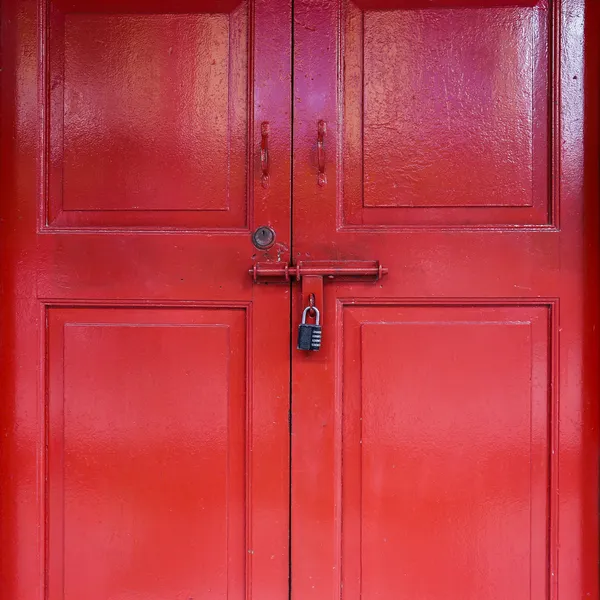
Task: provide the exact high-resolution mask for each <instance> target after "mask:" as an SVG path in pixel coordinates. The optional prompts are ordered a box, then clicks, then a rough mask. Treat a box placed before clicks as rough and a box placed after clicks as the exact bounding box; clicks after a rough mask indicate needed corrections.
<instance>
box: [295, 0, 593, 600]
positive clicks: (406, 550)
mask: <svg viewBox="0 0 600 600" xmlns="http://www.w3.org/2000/svg"><path fill="white" fill-rule="evenodd" d="M294 6H295V15H294V23H295V30H294V163H293V176H294V184H293V190H294V194H293V207H294V208H293V218H294V224H293V232H294V239H293V255H294V258H295V259H296V260H306V259H308V258H310V259H311V260H314V259H328V260H333V259H335V260H349V259H355V260H356V259H361V260H364V259H368V260H379V261H381V264H382V265H383V266H384V267H387V268H388V269H389V275H387V277H384V278H383V279H381V280H380V281H377V282H376V283H371V284H369V283H354V284H350V283H337V282H336V281H335V280H334V281H331V282H327V280H326V282H325V285H324V292H323V297H322V298H317V306H318V308H320V309H321V311H322V320H323V348H322V350H321V352H319V353H313V354H301V353H297V352H295V353H293V360H292V364H293V367H292V381H293V391H292V407H293V415H292V417H293V420H292V423H293V425H292V538H291V539H292V553H291V556H292V598H298V599H301V600H308V599H310V598H314V599H318V600H324V599H328V600H338V599H339V598H343V599H344V600H358V599H359V598H361V599H362V600H375V599H378V600H383V599H386V600H387V599H390V600H392V599H393V600H409V599H410V600H415V599H419V600H425V599H427V600H429V599H431V600H433V599H441V598H443V599H445V600H449V599H451V598H452V599H456V600H459V599H460V600H481V599H483V598H485V599H486V600H491V599H495V600H501V599H506V598H511V599H514V600H526V599H527V600H541V599H542V598H552V599H554V600H557V599H560V600H576V599H580V598H588V597H589V598H598V583H597V577H598V573H597V558H598V551H597V539H598V538H597V511H598V503H597V498H598V475H597V449H598V434H597V418H598V412H597V405H598V386H597V370H598V368H597V354H596V351H595V348H596V347H597V336H598V334H597V330H595V327H596V323H597V318H596V312H597V310H596V307H597V304H596V303H597V275H598V273H597V250H598V245H597V240H598V220H597V204H598V195H597V193H598V190H597V185H596V179H597V169H598V166H597V164H598V155H597V136H598V130H597V119H596V115H597V107H598V97H597V94H596V92H595V88H596V87H597V83H598V79H597V72H598V63H597V47H596V44H597V30H596V29H595V28H596V27H597V23H598V21H597V13H595V12H594V11H596V10H597V5H596V3H594V2H586V3H585V6H584V3H583V2H580V1H578V0H554V1H553V2H548V1H547V0H537V1H534V0H522V1H518V0H510V1H508V0H507V1H503V0H497V1H495V2H483V1H473V2H465V1H459V0H427V1H426V0H413V1H409V0H339V1H337V0H336V1H333V0H331V1H327V2H319V3H316V2H310V1H308V0H296V2H295V4H294ZM584 108H585V110H584ZM320 121H322V122H323V123H324V124H325V127H324V126H323V123H322V124H321V125H320V126H319V122H320ZM319 128H320V129H321V134H322V133H323V130H324V129H326V134H325V135H324V136H323V135H321V138H322V139H321V140H320V142H318V139H317V138H318V135H319V134H318V130H319ZM293 298H294V307H293V318H294V320H295V323H296V324H297V322H298V320H299V317H300V314H301V310H302V304H301V299H300V298H301V296H300V293H299V291H294V296H293Z"/></svg>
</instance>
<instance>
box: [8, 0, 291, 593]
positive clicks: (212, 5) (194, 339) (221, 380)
mask: <svg viewBox="0 0 600 600" xmlns="http://www.w3.org/2000/svg"><path fill="white" fill-rule="evenodd" d="M2 11H3V14H2V22H3V29H2V35H3V40H2V48H3V62H4V64H3V70H2V92H1V93H2V160H1V161H0V168H1V169H2V172H1V176H2V186H3V188H2V191H3V198H7V199H8V201H6V202H2V204H1V206H0V239H1V244H2V255H3V257H4V258H3V269H2V272H1V274H0V277H1V280H2V281H1V289H2V305H1V306H2V308H1V310H2V313H1V316H0V322H1V323H2V330H1V335H2V339H1V343H0V352H1V361H0V364H1V365H2V367H1V370H0V379H1V381H0V388H1V389H2V390H3V391H2V404H1V412H0V423H1V427H2V440H3V441H2V445H3V452H2V453H0V455H1V458H0V460H1V461H2V462H1V466H0V469H1V470H0V477H1V478H2V486H1V492H0V514H1V515H2V524H1V527H0V540H1V543H2V547H3V548H4V550H3V557H2V561H0V590H1V591H0V596H1V597H2V598H3V599H4V598H6V600H9V599H10V600H16V599H17V598H23V599H25V598H27V599H30V598H42V597H44V598H46V597H48V598H50V599H51V600H58V599H59V598H60V599H63V598H65V599H76V598H81V597H90V598H103V599H107V598H117V597H118V598H120V599H122V600H127V599H133V598H140V597H144V598H154V597H156V598H158V597H172V598H175V597H177V598H186V599H187V598H191V597H193V598H194V599H198V600H199V599H209V598H210V599H213V598H215V597H219V598H229V599H232V600H233V599H238V598H240V599H241V598H253V597H260V598H265V599H267V600H270V599H273V600H275V599H276V600H280V599H281V598H282V597H285V596H286V595H287V594H288V589H289V583H288V574H289V422H288V421H289V417H288V411H289V360H290V354H289V336H290V325H289V310H290V309H289V306H290V297H289V287H287V286H254V285H253V284H252V279H251V277H250V276H249V274H248V270H249V268H250V267H251V266H252V262H253V260H261V261H268V260H277V259H278V258H279V259H280V260H283V261H287V260H289V251H288V248H289V246H290V154H291V152H290V150H291V148H290V146H291V126H290V125H291V124H290V110H289V107H290V84H289V78H290V67H291V61H290V48H291V40H290V32H291V27H290V24H291V14H290V7H289V6H288V5H287V3H286V2H273V1H272V0H269V1H268V2H266V1H263V0H255V1H248V2H245V1H241V0H240V1H233V0H232V1H227V2H216V1H212V0H208V1H206V2H203V1H194V2H192V1H191V0H182V1H177V0H176V1H175V2H170V3H166V2H161V1H159V0H152V1H151V2H137V1H134V0H132V1H129V2H125V3H123V2H100V1H96V0H81V1H80V0H77V1H76V2H63V1H62V0H39V2H36V1H35V0H11V1H8V2H4V3H3V4H2ZM273 81H277V82H278V86H276V87H275V86H274V85H273ZM266 121H268V122H269V136H268V140H267V141H268V147H269V156H270V161H269V164H268V169H269V182H268V183H269V184H268V186H266V187H265V186H263V183H262V166H261V161H260V152H261V142H262V139H261V132H262V129H263V128H262V123H263V122H266ZM263 224H268V225H271V226H272V227H273V228H274V229H275V231H276V232H277V239H276V243H275V245H274V246H273V248H272V249H269V250H266V251H259V250H257V249H256V248H255V247H254V246H253V245H252V242H251V232H252V231H253V230H254V229H255V228H256V227H257V226H259V225H263Z"/></svg>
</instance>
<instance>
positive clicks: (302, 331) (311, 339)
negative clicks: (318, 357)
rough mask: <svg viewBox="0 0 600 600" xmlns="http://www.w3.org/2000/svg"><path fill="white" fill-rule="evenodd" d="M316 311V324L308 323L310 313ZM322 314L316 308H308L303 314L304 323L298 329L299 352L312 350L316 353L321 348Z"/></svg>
mask: <svg viewBox="0 0 600 600" xmlns="http://www.w3.org/2000/svg"><path fill="white" fill-rule="evenodd" d="M311 310H314V311H315V322H314V324H311V323H307V322H306V318H307V317H308V313H309V312H310V311H311ZM320 316H321V315H320V313H319V310H318V309H317V308H315V307H314V306H307V307H306V308H305V309H304V312H303V313H302V323H301V324H300V327H299V328H298V350H311V351H312V352H316V351H317V350H319V349H320V348H321V325H319V319H320Z"/></svg>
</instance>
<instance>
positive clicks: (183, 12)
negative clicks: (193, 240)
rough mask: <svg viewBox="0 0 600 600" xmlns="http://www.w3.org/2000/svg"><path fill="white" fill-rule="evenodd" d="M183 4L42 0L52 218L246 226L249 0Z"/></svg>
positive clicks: (83, 222) (56, 221) (84, 222)
mask: <svg viewBox="0 0 600 600" xmlns="http://www.w3.org/2000/svg"><path fill="white" fill-rule="evenodd" d="M190 8H191V7H190V6H185V5H184V6H177V5H175V6H174V7H168V8H167V7H163V9H162V11H160V10H159V9H158V7H156V9H155V10H154V11H152V10H150V12H149V11H148V7H146V6H145V5H144V6H143V5H142V4H139V3H131V4H130V5H128V6H122V7H120V8H117V7H112V8H111V7H110V6H109V7H105V8H104V9H101V8H100V7H95V6H92V7H87V6H86V5H85V3H78V5H77V7H76V8H71V9H69V8H67V7H63V6H61V5H60V4H57V3H54V2H49V4H48V6H47V9H46V10H47V13H48V14H47V19H48V35H47V46H48V49H47V51H46V52H47V54H48V59H47V60H48V70H47V72H46V80H47V85H48V86H49V100H50V104H49V107H48V109H47V110H48V113H49V114H48V116H49V118H50V122H51V128H50V131H49V136H48V140H47V143H48V147H47V148H46V152H47V157H46V159H47V171H48V195H49V196H48V203H47V209H48V215H47V217H46V219H47V222H48V224H49V225H51V226H69V227H71V226H85V227H90V226H96V227H103V226H109V227H157V226H163V227H188V228H198V227H233V226H236V227H244V226H245V225H246V222H247V220H246V219H247V213H248V175H249V173H248V127H249V117H248V114H249V111H248V102H249V94H248V81H249V71H248V67H249V64H250V61H249V59H248V42H249V34H248V23H249V12H248V11H249V3H248V2H239V3H237V4H236V5H233V4H232V5H228V6H225V5H224V6H223V7H218V6H212V5H211V4H210V3H209V4H207V5H206V6H205V7H203V5H202V3H200V4H199V5H197V6H195V7H194V9H193V10H190ZM203 9H204V10H203Z"/></svg>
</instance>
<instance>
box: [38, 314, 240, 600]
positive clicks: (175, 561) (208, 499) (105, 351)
mask: <svg viewBox="0 0 600 600" xmlns="http://www.w3.org/2000/svg"><path fill="white" fill-rule="evenodd" d="M43 311H44V314H45V316H46V323H47V329H46V341H45V344H44V348H45V350H44V354H45V361H44V364H45V371H46V373H45V377H44V381H45V382H46V384H45V386H46V388H45V389H44V393H43V395H42V397H43V398H45V399H46V400H45V405H44V413H45V420H44V423H45V427H44V429H45V431H44V437H45V439H46V441H47V449H46V450H45V456H44V460H42V461H41V463H40V468H41V469H43V472H42V473H40V481H44V482H45V485H44V495H45V502H43V504H42V506H43V507H44V508H43V511H44V517H43V520H42V522H43V523H44V524H45V527H44V529H45V531H42V532H41V533H42V534H43V535H44V542H43V544H41V545H40V547H41V548H45V564H46V569H47V573H48V592H47V593H48V598H49V600H63V599H64V598H80V597H82V596H85V597H88V598H90V599H95V598H98V599H100V598H108V597H112V596H114V594H115V593H118V591H119V590H121V591H122V588H120V587H119V586H120V585H121V583H120V582H121V581H127V582H128V585H129V586H132V585H135V587H136V590H137V591H136V593H142V592H143V590H146V592H143V593H145V594H146V595H148V594H150V595H152V594H156V593H160V594H162V595H164V596H169V595H172V594H173V593H174V590H177V591H181V590H183V589H187V590H188V594H189V596H190V597H192V596H194V597H196V596H202V595H206V594H209V595H210V594H214V593H217V594H220V595H223V596H225V595H227V597H228V598H229V597H231V598H232V600H235V599H237V600H242V598H245V597H246V594H245V592H244V590H241V589H240V587H239V585H237V582H239V581H243V580H244V579H245V575H244V574H245V572H246V569H247V568H248V567H247V562H248V560H249V556H248V553H247V550H246V549H247V547H248V543H249V542H248V540H247V535H248V533H247V529H246V523H247V522H248V520H249V518H250V513H249V505H248V502H247V496H248V490H249V486H250V482H249V481H248V471H247V462H248V460H249V457H248V454H247V448H248V437H249V435H248V431H247V421H248V417H247V414H248V410H249V409H248V406H247V404H248V401H247V381H246V347H247V338H248V332H247V316H246V310H244V308H243V307H241V306H240V307H216V306H215V307H203V306H196V307H185V308H182V307H177V306H171V307H166V306H165V307H162V308H159V307H141V306H124V305H121V306H115V305H106V306H91V305H90V306H76V307H73V306H56V305H53V306H45V307H43ZM82 539H85V540H86V544H84V545H83V546H82V544H81V540H82ZM82 570H83V571H85V573H86V577H85V579H82V578H81V577H80V576H79V574H80V573H81V571H82ZM107 571H108V572H110V577H107V576H106V572H107ZM159 573H163V575H162V576H160V577H157V574H159ZM164 574H168V575H169V576H168V577H166V576H164ZM82 581H85V582H86V584H85V585H86V589H81V588H80V586H81V585H82ZM231 582H236V585H235V586H234V589H235V591H230V592H229V593H228V589H229V587H231V586H230V583H231ZM110 585H114V586H115V588H114V589H111V588H109V587H107V586H110Z"/></svg>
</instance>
